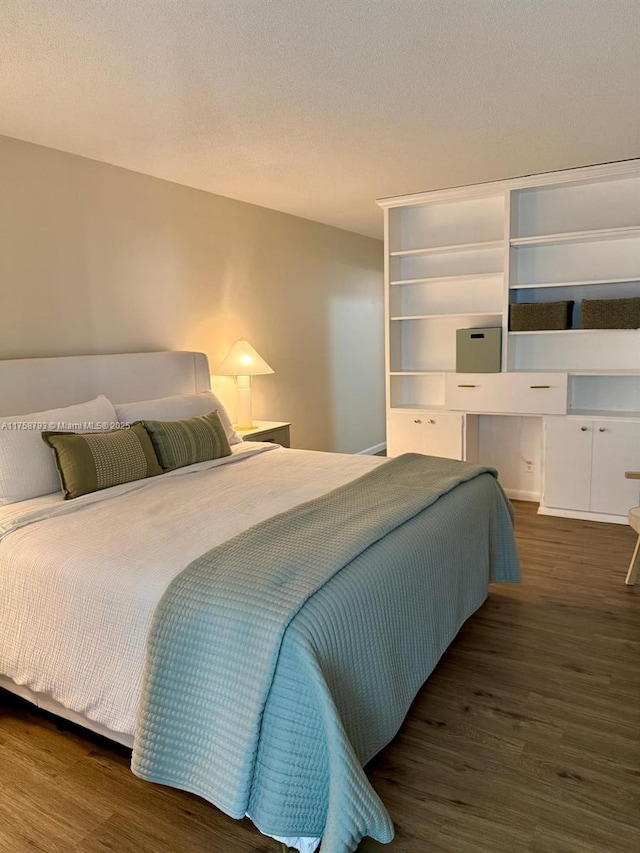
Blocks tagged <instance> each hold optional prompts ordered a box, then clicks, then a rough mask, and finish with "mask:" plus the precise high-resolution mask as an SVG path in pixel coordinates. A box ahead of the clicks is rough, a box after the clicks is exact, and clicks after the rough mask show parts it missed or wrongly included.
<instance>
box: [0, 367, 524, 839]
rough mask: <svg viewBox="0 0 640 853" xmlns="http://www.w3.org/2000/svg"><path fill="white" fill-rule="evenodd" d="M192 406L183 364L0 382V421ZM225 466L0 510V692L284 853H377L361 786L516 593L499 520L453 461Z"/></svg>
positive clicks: (200, 387)
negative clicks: (441, 664)
mask: <svg viewBox="0 0 640 853" xmlns="http://www.w3.org/2000/svg"><path fill="white" fill-rule="evenodd" d="M208 392H209V368H208V364H207V360H206V357H205V356H204V355H202V354H199V353H141V354H120V355H110V356H78V357H67V358H55V359H54V358H52V359H27V360H17V361H5V362H0V418H2V417H6V416H15V418H16V419H18V418H19V416H20V415H23V414H24V413H27V412H34V411H36V412H41V411H43V410H45V409H51V408H54V407H66V406H72V405H74V404H80V403H81V402H82V401H84V400H89V399H91V398H93V397H95V396H96V394H103V395H105V397H106V398H107V399H108V400H113V401H114V402H115V403H117V404H118V406H116V416H117V417H118V419H119V420H128V417H125V416H126V415H128V414H130V413H133V414H134V415H135V414H136V413H137V412H139V411H142V412H143V413H144V412H145V411H149V412H151V411H152V409H144V408H143V409H142V410H141V409H139V408H136V405H137V404H138V401H152V402H153V401H156V400H159V399H160V398H162V399H164V398H174V396H175V395H178V396H179V397H180V399H187V398H188V399H191V398H194V399H195V398H197V401H198V405H203V402H202V400H203V395H206V394H207V393H208ZM176 399H177V397H176ZM218 405H219V401H217V402H216V407H218ZM105 406H106V404H105ZM127 406H130V407H131V408H127ZM68 411H72V410H68ZM96 411H97V410H96ZM100 411H101V412H102V420H104V424H103V423H101V424H100V425H101V426H109V424H108V422H107V415H106V414H105V413H106V412H107V411H108V410H107V409H106V408H103V409H102V410H100ZM176 411H178V410H177V409H176ZM144 416H145V417H149V415H148V414H147V415H144ZM179 416H184V412H183V413H182V415H179ZM57 425H58V424H56V426H57ZM227 428H228V430H229V434H230V435H232V434H233V431H232V430H231V427H230V424H227ZM1 439H2V436H1V434H0V452H1V451H2V444H1ZM38 447H39V445H38ZM230 450H231V452H230V454H229V455H228V456H225V457H224V458H218V459H215V460H207V461H203V462H200V463H197V464H193V465H189V466H186V467H183V468H178V469H176V470H174V471H171V472H169V473H165V474H163V475H162V476H157V477H149V478H148V479H142V480H135V481H132V482H128V483H123V484H122V485H116V486H113V487H111V488H105V489H102V490H100V491H95V492H92V493H89V494H86V495H83V496H81V497H78V498H75V499H74V500H64V499H63V496H62V493H61V492H60V491H51V492H48V493H47V494H40V495H37V496H36V497H28V498H26V499H22V500H13V501H12V502H10V503H5V505H4V506H0V686H1V687H3V688H4V689H7V690H10V691H12V692H14V693H17V694H18V695H21V696H23V697H25V698H27V699H29V700H30V701H32V702H34V703H35V704H37V705H39V706H40V707H43V708H45V709H47V710H50V711H52V712H53V713H56V714H58V715H60V716H62V717H65V718H67V719H69V720H72V721H73V722H76V723H79V724H81V725H83V726H85V727H87V728H89V729H91V730H93V731H96V732H98V733H100V734H103V735H106V736H107V737H109V738H111V739H113V740H115V741H117V742H119V743H122V744H124V745H126V746H129V747H133V762H132V768H133V770H134V772H136V773H137V774H138V775H140V776H142V777H143V778H147V779H149V780H151V781H158V782H162V783H164V784H170V785H174V786H176V787H181V788H183V789H185V790H190V791H192V792H194V793H197V794H200V795H202V796H204V797H205V798H206V799H208V800H209V801H210V802H212V803H214V804H215V805H217V806H218V807H219V808H221V809H222V810H223V811H225V812H226V813H227V814H230V815H231V816H232V817H242V816H244V815H245V814H247V815H248V816H249V817H250V818H251V819H252V820H253V822H254V823H255V824H256V826H257V827H258V829H259V830H260V831H261V832H263V833H264V834H266V835H269V836H271V837H273V838H276V839H279V840H282V841H284V842H285V843H287V844H289V845H291V846H293V847H296V848H297V849H298V850H300V851H303V853H311V851H313V850H315V849H317V847H318V845H319V844H320V843H321V851H322V853H349V851H352V850H355V849H356V847H357V844H358V843H359V841H360V839H361V838H362V837H364V836H366V835H370V836H372V837H374V838H376V839H377V840H379V841H382V842H388V841H390V840H391V838H392V837H393V827H392V824H391V821H390V819H389V816H388V815H387V813H386V810H385V809H384V806H383V805H382V803H381V802H380V801H379V800H378V798H377V796H376V795H375V792H374V791H373V789H372V788H371V786H370V785H369V783H368V781H367V778H366V775H365V773H364V771H363V770H362V767H363V766H364V765H365V764H366V762H367V761H368V760H370V759H371V758H372V757H373V755H375V754H376V753H377V752H378V751H379V750H380V749H381V748H383V747H384V746H385V745H386V743H388V742H389V741H390V740H391V738H392V737H393V736H394V735H395V734H396V732H397V730H398V728H399V727H400V725H401V723H402V720H403V718H404V716H405V714H406V712H407V710H408V708H409V705H410V704H411V701H412V700H413V698H414V696H415V694H416V692H417V690H418V689H419V688H420V686H421V685H422V684H423V683H424V681H425V680H426V678H427V677H428V675H429V673H430V672H431V671H432V670H433V668H434V666H435V665H436V663H437V661H438V659H439V658H440V656H441V655H442V653H443V652H444V650H445V649H446V647H447V646H448V645H449V643H450V642H451V640H452V639H453V638H454V636H455V634H456V633H457V631H458V630H459V628H460V626H461V625H462V624H463V623H464V621H465V620H466V619H467V618H468V617H469V616H470V615H471V614H472V613H473V612H474V611H475V610H476V609H477V608H478V607H479V606H480V605H481V604H482V603H483V601H484V600H485V598H486V595H487V588H488V584H489V583H490V582H491V581H506V582H510V581H517V580H518V563H517V555H516V552H515V546H514V543H513V535H512V528H511V522H510V508H509V505H508V501H507V500H506V498H505V497H504V494H503V493H502V490H501V489H500V487H499V485H498V483H497V481H496V479H495V477H494V476H493V475H492V473H491V472H488V471H486V470H483V469H479V468H473V469H472V467H471V466H464V465H463V464H461V463H453V462H451V463H449V462H446V463H445V462H444V461H443V460H437V459H432V460H431V461H426V460H425V459H424V458H421V459H412V458H406V459H404V460H396V461H395V462H389V461H387V460H384V459H381V458H378V457H367V456H348V455H342V454H328V453H316V452H311V451H301V450H290V449H284V448H279V447H277V446H274V445H265V444H259V443H253V442H240V441H237V442H235V443H233V444H232V446H231V448H230ZM1 461H2V460H1V459H0V462H1ZM445 469H446V470H445ZM25 477H27V478H28V472H27V473H26V474H25ZM443 478H445V479H446V482H447V483H448V485H447V486H446V487H443V486H442V483H443V482H444V479H443ZM430 479H433V481H434V484H435V486H434V490H433V495H432V498H430V499H429V501H428V503H429V504H430V505H429V506H423V504H424V503H425V501H424V499H423V497H422V496H419V498H418V497H416V496H417V495H418V493H419V492H422V491H425V490H426V487H427V483H428V481H430ZM409 481H411V482H409ZM394 484H395V485H394ZM58 488H59V487H58ZM408 488H410V489H412V492H411V495H410V496H404V491H406V490H407V489H408ZM394 489H397V490H398V492H397V496H396V491H394ZM365 493H366V494H367V497H366V501H369V502H368V503H367V502H366V501H365V498H364V497H363V498H362V500H361V498H360V496H361V495H364V494H365ZM14 497H23V495H21V494H20V490H19V488H17V491H16V494H15V495H14ZM418 499H419V500H420V502H419V503H416V501H417V500H418ZM405 504H406V507H405V506H404V505H405ZM403 507H404V508H403ZM351 516H353V519H351ZM363 519H364V522H363ZM305 524H307V525H308V527H306V528H305V527H304V525H305ZM322 525H324V526H322ZM351 526H353V527H354V529H355V528H357V530H356V532H355V533H353V534H351V533H350V532H349V531H350V527H351ZM354 537H355V539H356V540H357V548H355V550H354V547H355V546H354V544H353V541H352V540H353V539H354ZM314 538H315V539H317V543H316V545H315V546H313V547H315V549H316V550H315V551H314V550H312V544H309V543H312V541H313V540H314ZM318 543H319V544H318ZM307 546H308V547H307ZM305 551H308V554H307V555H306V557H305V558H304V559H305V560H306V563H305V565H304V567H301V566H298V562H297V561H300V560H301V559H302V558H301V556H300V555H302V553H303V552H305ZM271 552H273V556H272V557H269V558H268V559H271V560H272V563H273V565H272V564H271V563H269V561H268V559H267V555H268V554H270V553H271ZM202 555H204V557H203V556H202ZM319 555H320V556H319ZM234 561H235V562H234ZM274 561H275V562H274ZM278 561H280V562H278ZM325 562H326V563H327V565H326V566H325V565H324V563H325ZM263 563H264V565H262V564H263ZM329 563H330V564H331V565H329ZM257 564H261V565H260V566H258V565H257ZM320 564H322V565H320ZM229 567H231V568H229ZM245 568H246V572H245ZM225 571H226V573H227V575H228V578H227V579H226V580H225V581H224V583H225V584H226V586H224V587H222V588H220V590H218V588H217V587H215V589H216V591H215V594H213V593H211V591H210V586H209V583H210V582H209V580H207V589H206V590H203V589H202V587H203V577H206V578H209V576H210V575H212V573H213V575H212V576H213V578H214V585H215V583H217V582H218V578H219V577H220V576H222V575H224V574H225ZM245 574H246V576H245ZM185 579H186V580H185ZM187 581H188V584H187ZM261 585H262V586H261ZM194 590H196V591H197V595H196V594H195V593H194ZM292 596H293V597H292ZM262 610H264V611H265V612H264V618H263V615H258V614H259V613H261V611H262ZM194 625H197V632H199V633H197V632H196V634H195V636H194V631H195V630H196V629H195V628H194ZM203 638H204V639H203ZM247 649H250V653H249V654H247ZM212 768H213V770H212Z"/></svg>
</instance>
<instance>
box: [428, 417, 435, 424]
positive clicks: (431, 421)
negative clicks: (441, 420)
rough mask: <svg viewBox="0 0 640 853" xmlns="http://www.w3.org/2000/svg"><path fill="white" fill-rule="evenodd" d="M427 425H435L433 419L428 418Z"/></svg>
mask: <svg viewBox="0 0 640 853" xmlns="http://www.w3.org/2000/svg"><path fill="white" fill-rule="evenodd" d="M427 423H428V424H435V421H434V419H433V418H429V420H428V421H427Z"/></svg>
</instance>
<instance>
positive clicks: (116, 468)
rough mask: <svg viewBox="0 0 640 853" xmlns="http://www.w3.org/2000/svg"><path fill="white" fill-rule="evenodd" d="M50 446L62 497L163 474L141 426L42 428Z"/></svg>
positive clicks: (77, 495) (76, 495) (75, 495)
mask: <svg viewBox="0 0 640 853" xmlns="http://www.w3.org/2000/svg"><path fill="white" fill-rule="evenodd" d="M42 439H43V441H45V442H46V443H47V444H48V445H49V447H51V448H53V452H54V454H55V457H56V465H57V467H58V473H59V474H60V480H61V482H62V490H63V491H64V497H65V500H69V499H70V498H79V497H80V495H87V494H89V492H97V491H99V490H100V489H108V488H109V486H119V485H120V483H130V482H132V481H133V480H142V479H144V478H145V477H155V476H156V475H157V474H162V468H161V467H160V465H159V464H158V459H157V457H156V454H155V452H154V450H153V445H152V443H151V440H150V438H149V436H148V435H147V432H146V430H145V429H144V427H142V426H140V425H135V424H134V425H133V426H131V427H130V428H129V429H119V430H114V431H113V432H97V433H82V434H78V433H75V432H43V433H42Z"/></svg>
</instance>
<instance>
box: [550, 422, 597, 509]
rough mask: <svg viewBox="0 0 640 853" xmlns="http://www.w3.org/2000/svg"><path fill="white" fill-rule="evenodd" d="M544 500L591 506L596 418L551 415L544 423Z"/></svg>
mask: <svg viewBox="0 0 640 853" xmlns="http://www.w3.org/2000/svg"><path fill="white" fill-rule="evenodd" d="M544 437H545V446H544V486H543V497H542V503H543V504H544V505H545V506H551V507H558V508H561V509H575V510H585V511H588V510H589V493H590V487H591V446H592V441H593V421H580V420H573V418H558V419H557V420H556V419H555V418H549V419H547V420H545V423H544Z"/></svg>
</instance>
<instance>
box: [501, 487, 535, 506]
mask: <svg viewBox="0 0 640 853" xmlns="http://www.w3.org/2000/svg"><path fill="white" fill-rule="evenodd" d="M503 488H504V487H503ZM504 493H505V495H506V496H507V497H508V498H510V499H511V500H514V501H532V502H533V503H539V501H540V492H525V491H524V490H523V489H505V490H504Z"/></svg>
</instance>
